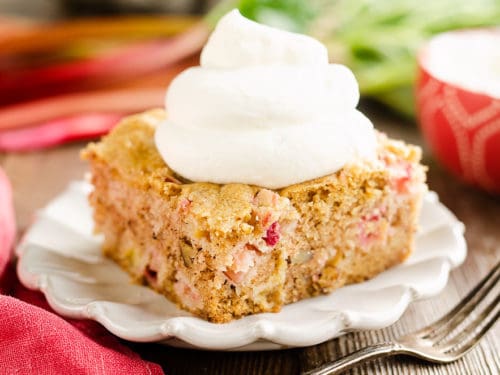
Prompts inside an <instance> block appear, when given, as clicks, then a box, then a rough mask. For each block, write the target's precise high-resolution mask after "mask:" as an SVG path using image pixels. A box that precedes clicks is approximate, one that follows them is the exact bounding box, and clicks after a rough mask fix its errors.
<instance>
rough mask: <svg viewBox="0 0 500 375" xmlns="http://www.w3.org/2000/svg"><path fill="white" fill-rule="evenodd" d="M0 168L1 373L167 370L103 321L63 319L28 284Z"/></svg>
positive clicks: (8, 197)
mask: <svg viewBox="0 0 500 375" xmlns="http://www.w3.org/2000/svg"><path fill="white" fill-rule="evenodd" d="M11 196H12V193H11V188H10V183H9V181H8V179H7V177H6V175H5V173H4V172H3V170H2V169H1V168H0V292H1V293H2V294H0V342H1V345H0V362H1V363H2V366H1V368H0V373H2V374H72V375H76V374H103V375H104V374H112V375H115V374H163V371H162V368H161V366H159V365H157V364H155V363H151V362H148V361H145V360H143V359H142V358H141V357H140V356H139V355H138V354H137V353H135V352H134V351H132V350H131V349H130V348H128V347H127V346H125V345H124V344H122V343H121V342H120V341H119V340H118V338H117V337H115V336H113V335H112V334H111V333H109V332H108V331H107V330H106V329H105V328H104V327H103V326H101V325H100V324H99V323H97V322H94V321H90V320H74V319H64V318H62V317H60V316H59V315H57V314H55V313H54V312H53V311H52V309H51V308H50V307H49V305H48V303H47V301H46V300H45V298H44V296H43V295H42V294H41V293H40V292H35V291H32V290H28V289H26V288H25V287H24V286H22V285H21V284H20V282H19V280H18V279H17V276H16V274H15V270H14V263H13V262H12V260H11V254H12V245H13V237H14V236H13V229H12V228H15V226H14V225H13V224H14V220H13V217H14V214H13V208H12V197H11Z"/></svg>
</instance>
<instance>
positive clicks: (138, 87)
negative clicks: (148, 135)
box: [0, 0, 500, 178]
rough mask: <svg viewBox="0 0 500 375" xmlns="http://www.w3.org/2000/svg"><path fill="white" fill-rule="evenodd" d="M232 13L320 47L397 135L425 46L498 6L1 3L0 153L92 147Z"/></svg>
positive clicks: (158, 100) (475, 23) (490, 20)
mask: <svg viewBox="0 0 500 375" xmlns="http://www.w3.org/2000/svg"><path fill="white" fill-rule="evenodd" d="M234 7H238V8H239V9H240V11H241V12H242V13H243V14H244V15H245V16H247V17H249V18H252V19H254V20H256V21H259V22H262V23H266V24H269V25H272V26H276V27H279V28H283V29H287V30H291V31H295V32H301V33H306V34H309V35H312V36H314V37H315V38H318V39H320V40H321V41H322V42H323V43H325V44H326V46H327V48H328V50H329V54H330V58H331V60H332V61H333V62H337V63H342V64H346V65H347V66H349V67H350V68H351V69H352V70H353V71H354V73H355V75H356V77H357V79H358V82H359V85H360V91H361V94H362V96H363V98H364V99H365V100H366V99H367V98H368V99H369V100H371V101H375V102H377V103H380V104H381V105H383V106H384V107H385V108H387V110H389V111H392V112H393V113H395V114H397V116H400V118H401V119H404V121H402V123H404V124H411V123H414V121H415V119H416V118H417V117H416V106H415V102H416V100H415V87H416V86H415V85H416V80H417V71H418V69H417V54H418V51H419V50H420V48H421V47H422V46H423V45H424V44H425V43H426V41H427V40H429V39H430V38H431V37H432V36H434V35H436V34H439V33H442V32H445V31H449V30H456V29H463V28H477V27H491V26H498V25H500V1H499V0H475V1H455V0H419V1H414V0H398V1H396V0H377V1H373V0H223V1H217V0H1V1H0V152H1V151H4V152H13V151H15V152H25V151H30V150H34V149H40V148H45V147H53V146H56V145H58V144H61V143H64V142H69V141H73V140H79V139H89V138H93V137H96V136H98V135H101V134H105V133H106V132H107V131H109V129H110V128H112V126H114V124H116V122H117V121H118V120H119V119H120V118H121V117H122V116H124V115H127V114H129V113H133V112H138V111H141V110H144V109H147V108H151V107H155V106H162V105H163V97H164V94H165V89H166V87H167V86H168V84H169V82H170V81H171V79H172V78H173V77H174V76H175V75H176V74H177V73H179V72H180V71H181V70H183V69H185V68H186V67H188V66H190V65H195V64H197V63H198V56H199V52H200V50H201V48H202V46H203V44H204V42H205V41H206V38H207V36H208V34H209V33H210V31H211V30H212V28H213V27H214V25H215V24H216V22H217V20H218V19H219V18H220V17H221V16H222V15H223V14H224V13H225V12H226V11H228V10H230V9H232V8H234ZM499 64H500V63H499ZM499 71H500V69H499ZM407 126H408V125H407ZM499 178H500V174H499Z"/></svg>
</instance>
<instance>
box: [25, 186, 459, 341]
mask: <svg viewBox="0 0 500 375" xmlns="http://www.w3.org/2000/svg"><path fill="white" fill-rule="evenodd" d="M90 189H91V187H90V185H88V184H87V183H85V182H74V183H72V184H71V185H70V186H69V188H68V189H67V190H66V191H65V192H64V193H62V194H61V195H60V196H58V197H57V198H56V199H55V200H53V201H52V202H51V203H50V204H49V205H48V206H47V207H46V208H44V209H43V210H41V211H40V212H39V213H38V215H37V218H36V220H35V222H34V224H33V225H32V226H31V228H30V229H29V230H28V232H27V233H26V235H25V237H24V239H23V241H22V243H21V244H20V245H19V246H18V248H17V254H18V256H19V258H20V259H19V262H18V268H17V273H18V275H19V278H20V280H21V282H22V283H23V284H24V285H25V286H26V287H28V288H31V289H36V290H41V291H42V292H43V293H44V294H45V296H46V297H47V300H48V302H49V304H50V305H51V306H52V308H53V309H54V310H55V311H57V312H58V313H59V314H61V315H63V316H66V317H70V318H81V319H85V318H87V319H93V320H96V321H98V322H100V323H101V324H102V325H103V326H105V327H106V328H107V329H108V330H109V331H111V332H112V333H113V334H115V335H117V336H119V337H121V338H124V339H126V340H131V341H140V342H151V341H161V342H164V343H166V344H169V345H174V346H182V347H190V348H203V349H212V350H271V349H282V348H287V347H297V346H308V345H314V344H318V343H321V342H323V341H326V340H329V339H332V338H334V337H337V336H340V335H342V334H344V333H346V332H349V331H353V330H360V329H377V328H383V327H386V326H388V325H390V324H392V323H394V322H395V321H397V320H398V319H399V318H400V316H401V315H402V314H403V312H404V311H405V310H406V308H407V307H408V304H409V303H410V302H412V301H414V300H416V299H420V298H426V297H430V296H434V295H436V294H438V293H439V292H441V290H443V288H444V287H445V285H446V282H447V280H448V274H449V271H450V269H451V268H453V267H456V266H458V265H460V264H461V263H462V262H463V260H464V259H465V256H466V253H467V249H466V243H465V239H464V237H463V232H464V227H463V224H462V223H461V222H459V221H458V220H457V219H456V218H455V216H453V214H452V213H451V212H450V211H448V209H446V207H444V206H443V205H442V204H441V203H439V201H438V198H437V195H436V194H435V193H428V194H427V195H426V197H425V200H424V204H423V209H422V215H421V217H420V232H419V234H418V237H417V247H416V251H415V253H414V254H413V255H412V256H411V257H410V258H409V259H408V260H407V261H406V262H405V263H404V264H402V265H400V266H398V267H394V268H392V269H390V270H388V271H386V272H383V273H382V274H380V275H379V276H377V277H375V278H374V279H372V280H370V281H367V282H364V283H361V284H356V285H350V286H347V287H343V288H341V289H338V290H336V291H335V292H333V293H331V294H329V295H325V296H320V297H315V298H311V299H307V300H303V301H300V302H297V303H293V304H291V305H288V306H285V307H284V308H283V309H282V311H281V312H279V313H266V314H257V315H253V316H248V317H245V318H242V319H239V320H236V321H233V322H231V323H227V324H214V323H209V322H206V321H204V320H201V319H199V318H196V317H193V316H192V315H190V314H189V313H187V312H185V311H182V310H180V309H178V308H177V307H176V306H175V305H174V304H172V303H170V302H169V301H168V300H167V299H165V298H164V297H163V296H161V295H159V294H157V293H155V292H153V291H151V290H150V289H148V288H147V287H143V286H139V285H134V284H131V283H130V281H129V277H128V275H127V274H126V273H125V272H124V271H122V270H121V269H120V268H119V267H118V266H117V265H115V264H114V263H113V262H111V261H110V260H108V259H106V258H104V257H103V256H101V252H100V243H101V238H100V237H98V236H95V235H93V234H92V218H91V209H90V207H89V205H88V204H87V199H86V196H87V194H88V193H89V191H90Z"/></svg>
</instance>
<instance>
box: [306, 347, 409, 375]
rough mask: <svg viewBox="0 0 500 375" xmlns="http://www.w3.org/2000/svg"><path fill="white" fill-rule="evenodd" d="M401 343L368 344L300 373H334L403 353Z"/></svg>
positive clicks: (319, 374) (328, 374) (333, 374)
mask: <svg viewBox="0 0 500 375" xmlns="http://www.w3.org/2000/svg"><path fill="white" fill-rule="evenodd" d="M403 352H404V351H403V348H402V347H401V345H399V344H397V343H393V342H385V343H381V344H376V345H372V346H368V347H366V348H363V349H360V350H357V351H355V352H353V353H351V354H349V355H346V356H345V357H342V358H340V359H339V360H336V361H335V362H332V363H326V364H324V365H321V366H319V367H316V368H314V369H312V370H309V371H307V372H304V373H302V375H335V374H340V373H341V372H343V371H346V370H349V369H351V368H353V367H354V366H357V365H359V364H360V363H362V362H365V361H370V360H372V359H376V358H382V357H389V356H391V355H396V354H400V353H403Z"/></svg>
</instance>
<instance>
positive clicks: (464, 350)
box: [454, 311, 500, 358]
mask: <svg viewBox="0 0 500 375" xmlns="http://www.w3.org/2000/svg"><path fill="white" fill-rule="evenodd" d="M498 318H500V311H497V313H496V314H495V316H494V318H493V319H491V320H490V321H489V322H488V324H486V325H485V326H484V327H483V328H481V330H480V331H479V332H478V333H477V334H476V335H474V336H473V337H471V339H470V340H469V341H468V342H467V344H466V345H464V346H462V347H461V348H460V350H459V351H457V352H455V353H454V354H455V356H456V358H460V357H461V356H463V355H464V354H466V353H467V352H468V351H469V350H471V349H472V348H473V347H474V345H476V344H477V343H478V342H479V340H481V338H482V337H483V336H484V335H485V334H486V333H487V332H488V331H489V330H490V328H491V327H493V326H494V325H495V323H496V322H497V320H498Z"/></svg>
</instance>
